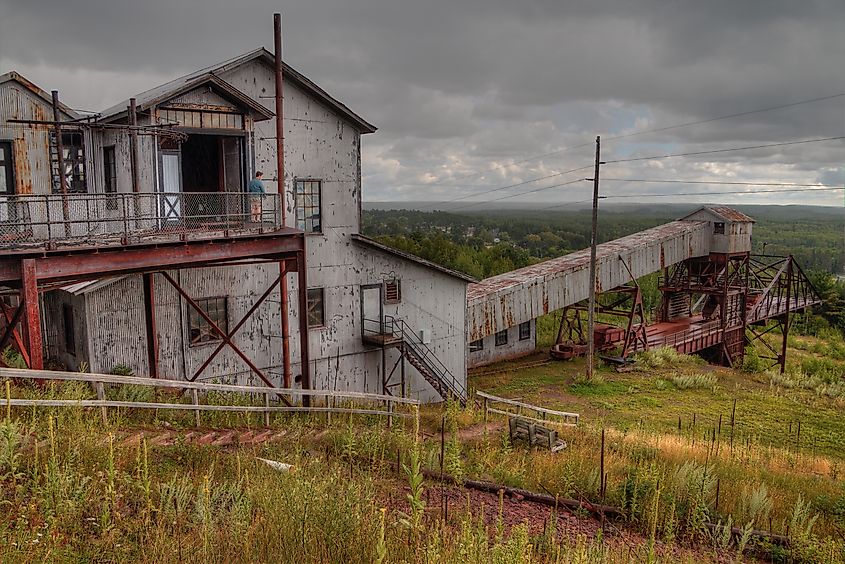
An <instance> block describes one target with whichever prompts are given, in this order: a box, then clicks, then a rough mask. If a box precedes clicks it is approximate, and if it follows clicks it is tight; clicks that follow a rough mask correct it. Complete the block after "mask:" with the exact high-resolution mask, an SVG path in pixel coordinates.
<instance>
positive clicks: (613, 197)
mask: <svg viewBox="0 0 845 564" xmlns="http://www.w3.org/2000/svg"><path fill="white" fill-rule="evenodd" d="M835 190H845V186H839V187H835V188H834V187H824V188H815V189H802V188H795V189H787V190H782V189H775V190H736V191H732V192H672V193H668V194H619V195H616V196H605V198H607V199H618V198H666V197H671V196H711V195H713V196H716V195H720V194H767V193H771V192H803V193H807V192H830V191H835Z"/></svg>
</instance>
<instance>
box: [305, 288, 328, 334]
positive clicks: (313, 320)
mask: <svg viewBox="0 0 845 564" xmlns="http://www.w3.org/2000/svg"><path fill="white" fill-rule="evenodd" d="M323 297H324V293H323V289H322V288H308V327H322V326H323V325H325V324H326V308H325V303H324V301H323Z"/></svg>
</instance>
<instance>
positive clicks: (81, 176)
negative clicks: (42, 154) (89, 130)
mask: <svg viewBox="0 0 845 564" xmlns="http://www.w3.org/2000/svg"><path fill="white" fill-rule="evenodd" d="M50 142H51V143H52V144H53V146H54V147H55V144H56V136H55V134H51V136H50ZM54 150H55V149H54ZM62 158H63V160H64V165H65V170H64V176H65V179H66V181H67V191H68V192H70V193H74V194H83V193H85V192H86V191H87V188H86V185H85V143H84V141H83V140H82V133H79V132H68V133H62ZM57 161H58V159H56V161H54V162H57ZM54 184H55V186H53V191H54V192H56V193H60V192H61V191H62V185H61V180H59V178H58V177H55V182H54Z"/></svg>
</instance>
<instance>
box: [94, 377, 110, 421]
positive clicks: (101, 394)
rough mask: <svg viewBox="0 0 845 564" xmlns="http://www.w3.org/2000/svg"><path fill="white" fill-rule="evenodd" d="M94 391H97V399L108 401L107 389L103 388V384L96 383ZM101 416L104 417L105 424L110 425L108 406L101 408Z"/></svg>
mask: <svg viewBox="0 0 845 564" xmlns="http://www.w3.org/2000/svg"><path fill="white" fill-rule="evenodd" d="M94 389H95V390H96V391H97V399H98V400H100V401H106V388H105V386H103V383H102V382H95V383H94ZM100 415H102V416H103V423H108V419H109V415H108V408H107V407H106V406H104V405H103V406H101V407H100Z"/></svg>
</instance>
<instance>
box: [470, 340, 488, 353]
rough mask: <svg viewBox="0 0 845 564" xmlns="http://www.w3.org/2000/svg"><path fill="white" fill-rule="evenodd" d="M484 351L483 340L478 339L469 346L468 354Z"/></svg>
mask: <svg viewBox="0 0 845 564" xmlns="http://www.w3.org/2000/svg"><path fill="white" fill-rule="evenodd" d="M483 350H484V339H478V340H477V341H473V342H471V343H470V344H469V352H471V353H473V352H478V351H483Z"/></svg>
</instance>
